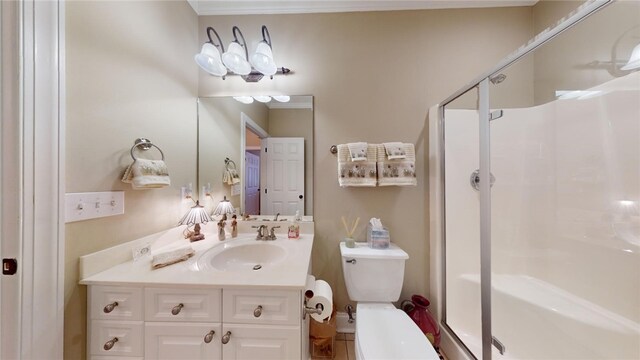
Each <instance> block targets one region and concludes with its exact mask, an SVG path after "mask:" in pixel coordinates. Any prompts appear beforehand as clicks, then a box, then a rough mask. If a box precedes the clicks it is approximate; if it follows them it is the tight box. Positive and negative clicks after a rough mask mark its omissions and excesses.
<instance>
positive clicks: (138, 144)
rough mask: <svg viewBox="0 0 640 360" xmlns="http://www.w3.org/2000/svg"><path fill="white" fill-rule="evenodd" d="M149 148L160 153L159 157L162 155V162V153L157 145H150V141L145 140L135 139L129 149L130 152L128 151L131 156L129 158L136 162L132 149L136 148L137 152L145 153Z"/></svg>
mask: <svg viewBox="0 0 640 360" xmlns="http://www.w3.org/2000/svg"><path fill="white" fill-rule="evenodd" d="M151 147H154V148H156V149H158V151H160V155H162V161H164V153H163V152H162V149H160V148H159V147H158V145H156V144H154V143H152V142H151V140H149V139H145V138H138V139H136V141H134V144H133V146H132V147H131V150H130V151H129V153H130V154H131V158H132V159H133V160H134V161H135V160H137V159H136V157H135V156H133V149H135V148H138V149H139V150H143V151H146V150H149V149H151Z"/></svg>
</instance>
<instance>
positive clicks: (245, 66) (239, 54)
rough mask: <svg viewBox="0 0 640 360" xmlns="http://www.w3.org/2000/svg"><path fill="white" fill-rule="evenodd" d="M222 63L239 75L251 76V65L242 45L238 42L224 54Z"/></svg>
mask: <svg viewBox="0 0 640 360" xmlns="http://www.w3.org/2000/svg"><path fill="white" fill-rule="evenodd" d="M222 63H224V65H225V66H226V67H227V68H228V69H229V70H231V71H233V72H234V73H236V74H238V75H249V73H250V72H251V64H249V62H248V61H247V58H246V56H245V52H244V49H243V48H242V45H240V44H239V43H237V42H235V41H234V42H232V43H231V44H229V47H228V49H227V51H226V52H225V53H224V54H222Z"/></svg>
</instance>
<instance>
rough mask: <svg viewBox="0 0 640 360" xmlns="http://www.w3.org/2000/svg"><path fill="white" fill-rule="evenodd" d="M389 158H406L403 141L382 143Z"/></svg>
mask: <svg viewBox="0 0 640 360" xmlns="http://www.w3.org/2000/svg"><path fill="white" fill-rule="evenodd" d="M382 145H384V150H385V152H386V154H387V158H388V159H389V160H394V159H404V158H406V157H407V155H406V152H405V149H404V148H405V147H404V144H403V143H401V142H388V143H382Z"/></svg>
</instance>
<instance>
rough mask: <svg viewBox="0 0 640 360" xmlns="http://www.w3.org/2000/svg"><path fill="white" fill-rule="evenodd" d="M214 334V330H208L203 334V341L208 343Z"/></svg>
mask: <svg viewBox="0 0 640 360" xmlns="http://www.w3.org/2000/svg"><path fill="white" fill-rule="evenodd" d="M215 334H216V332H215V331H213V330H211V331H209V333H208V334H207V335H205V336H204V342H205V343H207V344H208V343H210V342H211V340H213V335H215Z"/></svg>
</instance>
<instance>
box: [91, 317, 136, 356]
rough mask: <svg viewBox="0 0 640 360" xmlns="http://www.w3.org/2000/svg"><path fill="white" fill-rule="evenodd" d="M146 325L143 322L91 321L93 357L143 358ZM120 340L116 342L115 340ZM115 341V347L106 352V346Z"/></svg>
mask: <svg viewBox="0 0 640 360" xmlns="http://www.w3.org/2000/svg"><path fill="white" fill-rule="evenodd" d="M143 329H144V325H143V322H142V321H112V320H93V321H91V340H90V341H91V342H90V345H89V349H90V352H91V354H92V355H103V356H106V355H108V356H114V355H115V356H129V357H140V356H143V349H144V344H143V343H144V331H143ZM116 338H117V339H118V340H117V341H115V340H114V339H116ZM109 341H114V343H113V347H111V349H109V350H106V349H105V344H107V342H109Z"/></svg>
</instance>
